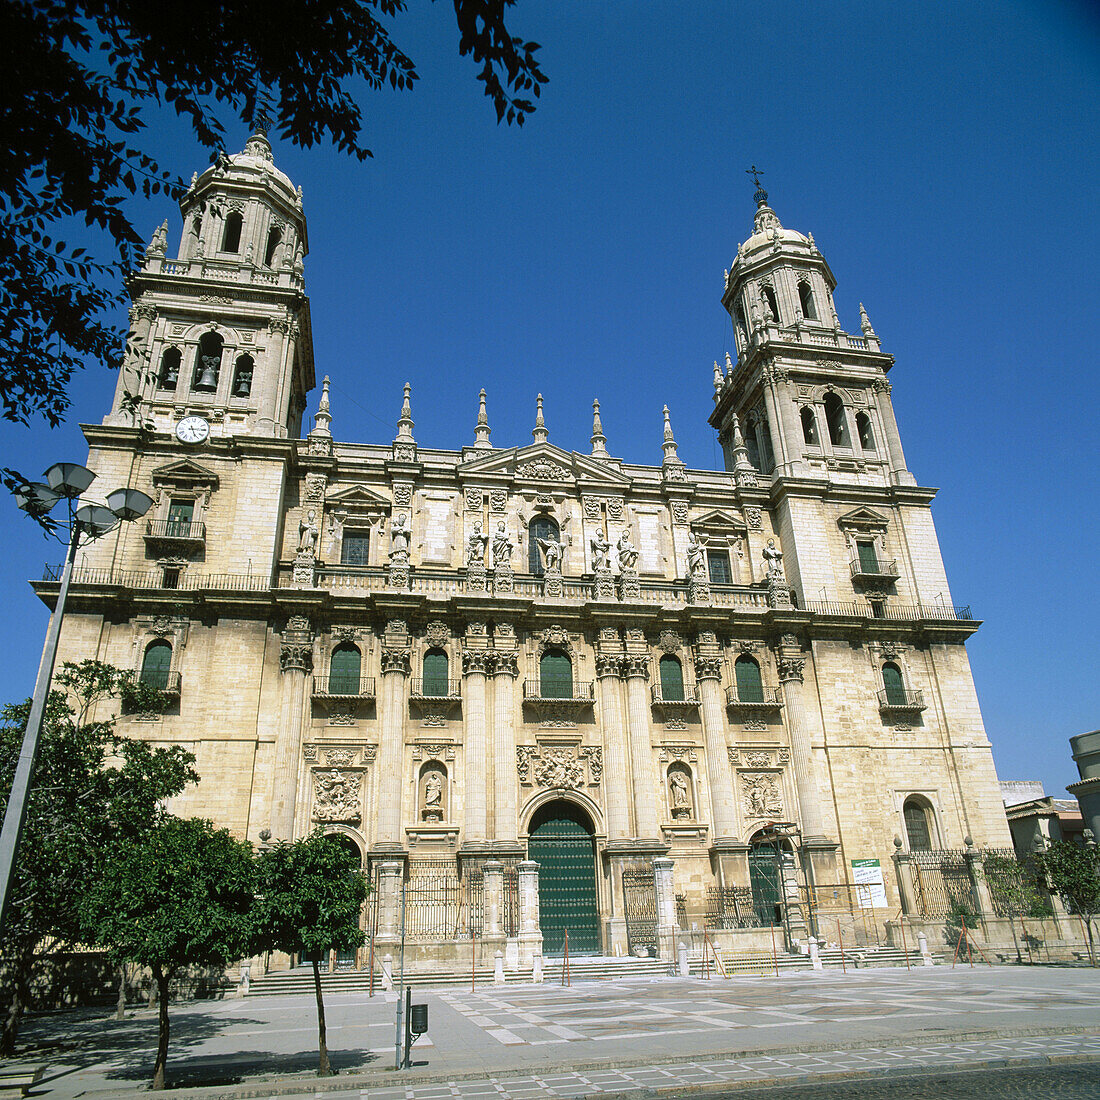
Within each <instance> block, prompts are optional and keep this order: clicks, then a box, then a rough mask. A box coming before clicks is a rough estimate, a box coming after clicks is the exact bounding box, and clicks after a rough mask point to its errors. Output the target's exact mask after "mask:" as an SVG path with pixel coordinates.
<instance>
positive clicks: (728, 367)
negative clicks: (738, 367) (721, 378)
mask: <svg viewBox="0 0 1100 1100" xmlns="http://www.w3.org/2000/svg"><path fill="white" fill-rule="evenodd" d="M726 377H727V378H732V377H733V360H732V359H731V358H730V353H729V352H728V351H727V352H726Z"/></svg>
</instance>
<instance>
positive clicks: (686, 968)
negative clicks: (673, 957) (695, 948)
mask: <svg viewBox="0 0 1100 1100" xmlns="http://www.w3.org/2000/svg"><path fill="white" fill-rule="evenodd" d="M677 955H678V956H679V960H680V977H681V978H689V977H691V964H690V963H689V962H688V949H687V944H686V943H684V942H683V941H681V942H680V946H679V948H677Z"/></svg>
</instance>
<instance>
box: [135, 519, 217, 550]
mask: <svg viewBox="0 0 1100 1100" xmlns="http://www.w3.org/2000/svg"><path fill="white" fill-rule="evenodd" d="M145 541H146V542H156V543H171V544H173V545H175V546H201V545H202V544H203V543H204V542H206V524H205V523H191V522H182V521H180V520H174V519H151V520H147V521H146V524H145Z"/></svg>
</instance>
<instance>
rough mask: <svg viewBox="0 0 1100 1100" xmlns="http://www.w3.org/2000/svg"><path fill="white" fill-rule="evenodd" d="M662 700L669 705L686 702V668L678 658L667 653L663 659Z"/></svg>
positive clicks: (661, 670) (661, 664)
mask: <svg viewBox="0 0 1100 1100" xmlns="http://www.w3.org/2000/svg"><path fill="white" fill-rule="evenodd" d="M659 667H660V672H661V698H662V699H664V700H665V702H668V703H682V702H683V701H684V668H683V665H681V664H680V662H679V660H678V659H677V658H676V657H673V656H672V654H671V653H666V654H665V656H663V657H662V658H661V663H660V666H659Z"/></svg>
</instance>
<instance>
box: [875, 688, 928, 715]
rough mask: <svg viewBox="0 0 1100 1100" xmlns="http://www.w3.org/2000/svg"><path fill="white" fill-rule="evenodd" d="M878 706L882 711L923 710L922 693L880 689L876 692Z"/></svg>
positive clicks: (905, 689)
mask: <svg viewBox="0 0 1100 1100" xmlns="http://www.w3.org/2000/svg"><path fill="white" fill-rule="evenodd" d="M878 705H879V707H880V709H882V710H924V709H925V702H924V692H923V691H910V690H909V689H908V688H882V689H881V690H880V691H879V692H878Z"/></svg>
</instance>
